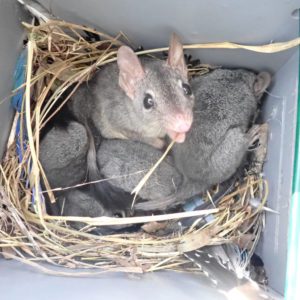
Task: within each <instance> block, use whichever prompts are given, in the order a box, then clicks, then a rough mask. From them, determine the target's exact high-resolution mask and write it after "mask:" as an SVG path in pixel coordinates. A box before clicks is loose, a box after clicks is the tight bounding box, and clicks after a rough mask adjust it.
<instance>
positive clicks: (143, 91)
mask: <svg viewBox="0 0 300 300" xmlns="http://www.w3.org/2000/svg"><path fill="white" fill-rule="evenodd" d="M145 73H146V74H145V77H144V78H143V79H142V80H141V81H140V82H139V84H138V86H137V88H136V91H135V95H134V98H133V106H134V108H135V111H136V112H137V114H138V115H139V116H140V118H141V119H143V121H144V122H145V124H147V125H148V126H149V130H150V129H151V134H152V135H153V136H155V135H159V133H161V134H166V133H167V134H168V135H169V136H170V138H171V139H173V140H175V141H177V142H183V141H184V139H185V134H186V133H187V132H188V131H189V129H190V127H191V124H192V121H193V106H194V95H193V93H192V90H191V88H190V85H189V83H188V81H187V79H186V78H185V77H184V76H182V74H181V73H180V72H179V71H177V70H176V69H174V68H172V67H170V66H169V65H168V64H167V63H166V62H161V61H157V62H155V64H152V65H151V68H149V69H147V70H146V71H145Z"/></svg>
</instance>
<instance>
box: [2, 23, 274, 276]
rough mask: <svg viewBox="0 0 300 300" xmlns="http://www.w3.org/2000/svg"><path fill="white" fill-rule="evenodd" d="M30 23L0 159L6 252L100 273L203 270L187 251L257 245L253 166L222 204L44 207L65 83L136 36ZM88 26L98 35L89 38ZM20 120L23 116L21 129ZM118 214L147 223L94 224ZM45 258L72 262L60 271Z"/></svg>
mask: <svg viewBox="0 0 300 300" xmlns="http://www.w3.org/2000/svg"><path fill="white" fill-rule="evenodd" d="M24 26H25V28H26V30H27V31H28V44H27V61H28V63H27V66H26V68H27V70H26V71H27V75H26V82H25V83H24V84H23V85H22V86H21V87H19V88H18V89H17V90H15V91H14V93H17V92H20V91H21V90H22V89H23V90H24V97H23V102H22V109H21V111H20V112H17V113H16V116H15V120H14V124H13V126H12V131H11V135H10V138H9V141H8V146H7V152H6V156H5V158H4V160H3V162H2V165H1V167H0V180H1V182H0V184H1V186H0V249H2V250H1V252H2V254H3V256H5V257H7V258H14V259H17V260H20V261H22V262H23V263H26V264H29V265H31V266H35V267H37V268H39V269H40V270H42V271H44V272H46V273H51V274H58V275H59V274H60V275H70V276H89V275H93V276H94V275H95V274H101V273H103V272H119V271H121V272H132V273H144V272H150V271H155V270H160V269H168V270H176V271H196V270H195V268H193V266H191V264H190V263H189V261H188V260H187V259H186V258H185V257H184V255H183V253H184V252H187V251H192V250H195V249H198V248H200V247H203V246H207V245H214V244H220V243H226V242H230V241H233V242H235V243H237V244H239V245H240V246H241V248H247V249H248V250H249V251H253V249H254V248H255V245H256V242H257V240H258V238H259V235H260V232H261V229H262V226H263V211H262V207H263V205H264V204H265V201H266V198H267V194H268V188H267V183H266V181H265V180H263V179H262V178H260V177H259V176H255V175H248V176H246V177H245V178H244V180H243V181H242V182H240V183H239V184H236V186H235V188H234V191H233V192H231V193H230V194H229V195H226V196H224V197H223V199H222V200H221V201H220V202H219V204H218V206H217V207H216V208H214V209H211V210H207V211H193V212H185V213H178V214H170V215H162V216H148V217H139V218H124V219H115V218H107V217H99V218H81V217H77V218H75V217H73V218H72V217H69V218H68V217H63V216H49V215H47V213H46V210H45V203H44V201H45V200H44V197H43V193H46V192H47V193H48V195H49V198H50V199H51V200H52V201H54V196H53V194H52V191H51V187H50V186H49V184H47V178H46V174H44V172H43V169H42V167H41V165H40V163H39V134H40V130H41V129H42V128H43V127H44V126H45V124H46V123H47V122H48V121H49V119H50V118H51V117H52V115H51V114H50V113H49V112H50V111H51V108H52V107H53V105H54V104H55V102H56V101H57V99H58V98H59V97H60V95H61V94H62V93H63V92H64V91H65V90H66V89H67V88H69V87H70V86H74V83H75V88H74V90H73V91H75V89H76V87H78V85H79V84H80V83H82V82H83V81H85V80H88V79H89V78H90V77H91V76H92V75H93V73H94V72H95V71H96V70H97V68H101V66H103V65H104V64H107V63H109V62H112V61H115V59H116V51H117V49H118V47H119V46H120V45H122V44H124V43H125V44H128V45H130V43H129V41H128V40H127V39H126V36H125V35H124V34H119V35H118V36H117V37H111V36H109V35H107V34H104V33H101V32H98V31H95V30H93V29H91V28H88V27H84V26H79V25H75V24H70V23H66V22H63V21H49V22H47V23H45V24H41V25H39V26H32V25H29V24H24ZM86 32H90V33H93V34H96V35H98V36H100V37H101V39H100V40H96V41H92V42H91V41H87V40H86V38H85V33H86ZM131 46H132V45H131ZM200 47H201V45H198V46H197V45H191V46H190V48H200ZM164 50H167V49H166V48H162V49H153V50H148V51H140V52H138V54H139V55H140V54H147V55H150V54H151V55H154V54H155V53H159V52H161V51H164ZM208 71H209V66H207V65H198V66H189V75H190V76H201V74H204V73H206V72H208ZM72 93H73V92H71V93H70V96H71V95H72ZM67 100H68V98H67V99H66V101H67ZM60 108H61V107H58V108H57V110H59V109H60ZM18 122H19V124H21V126H20V130H19V134H18V135H16V127H17V126H18V125H17V124H18ZM25 136H26V138H25ZM17 140H19V143H17V142H16V141H17ZM20 153H21V155H20ZM20 157H21V159H20ZM41 179H42V180H44V182H45V183H46V186H47V191H41V186H40V180H41ZM214 193H216V190H212V191H210V192H209V193H207V197H206V198H207V199H206V200H207V201H210V198H211V196H212V195H213V194H214ZM252 198H257V199H260V201H261V205H260V206H259V207H258V208H253V207H251V205H249V199H252ZM237 199H238V201H237ZM207 215H213V218H210V221H208V222H207V223H205V225H203V226H202V225H201V226H200V227H199V224H198V226H196V225H197V221H196V222H195V223H194V224H193V225H192V226H191V227H190V228H188V229H186V230H184V231H174V232H172V233H171V234H170V233H168V234H159V235H158V234H156V232H155V228H156V227H157V228H158V227H159V228H160V229H161V228H163V227H164V226H167V224H170V222H172V221H174V220H178V219H180V218H182V217H187V216H199V219H201V218H202V217H203V216H207ZM70 219H72V220H75V219H76V220H78V221H81V222H84V223H85V224H86V227H85V228H84V229H82V230H81V231H76V230H74V229H72V228H71V227H70V226H69V225H68V224H67V220H70ZM158 221H160V223H157V222H158ZM119 222H123V223H127V224H130V223H134V222H142V223H145V224H147V225H146V226H143V227H142V228H143V229H141V230H139V231H138V232H134V233H126V234H125V233H124V234H113V235H104V236H97V235H93V234H90V233H89V230H90V229H91V228H92V227H93V226H99V225H101V226H106V225H108V224H120V223H119ZM198 223H199V222H198ZM158 224H159V226H157V225H158ZM149 228H150V229H149ZM153 228H154V229H153ZM43 262H48V263H50V264H52V265H59V266H65V267H67V268H65V269H63V271H61V269H59V270H58V269H56V268H52V267H51V265H49V264H46V265H45V264H43ZM68 268H69V269H68ZM70 268H71V269H73V268H80V269H81V271H80V272H72V271H71V270H70ZM83 269H85V270H83Z"/></svg>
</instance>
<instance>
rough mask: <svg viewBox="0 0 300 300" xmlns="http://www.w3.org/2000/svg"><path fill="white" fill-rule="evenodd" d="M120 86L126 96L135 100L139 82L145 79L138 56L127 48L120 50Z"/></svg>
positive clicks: (123, 47) (118, 59)
mask: <svg viewBox="0 0 300 300" xmlns="http://www.w3.org/2000/svg"><path fill="white" fill-rule="evenodd" d="M117 62H118V67H119V70H120V73H119V85H120V87H121V88H122V90H123V91H124V92H125V93H126V95H127V96H128V97H129V98H131V99H134V96H135V90H136V86H137V82H138V81H139V80H141V79H143V78H144V77H145V71H144V69H143V66H142V64H141V62H140V60H139V58H138V57H137V55H136V54H135V53H134V52H133V50H132V49H130V48H129V47H127V46H122V47H120V49H119V50H118V58H117Z"/></svg>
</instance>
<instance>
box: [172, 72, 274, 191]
mask: <svg viewBox="0 0 300 300" xmlns="http://www.w3.org/2000/svg"><path fill="white" fill-rule="evenodd" d="M270 82H271V76H270V74H269V73H267V72H261V73H259V74H258V75H256V74H255V73H254V72H251V71H247V70H244V69H237V70H229V69H217V70H214V71H212V72H211V73H208V74H207V75H203V76H200V77H196V78H194V79H193V80H192V81H191V86H192V89H193V92H194V94H195V108H194V123H193V126H192V129H191V130H190V132H189V133H188V134H187V137H186V141H185V143H183V144H175V145H174V147H173V156H174V160H175V165H176V167H177V168H178V169H179V171H181V173H182V174H183V175H184V176H185V178H186V180H188V181H196V182H198V183H199V184H200V185H201V186H203V187H205V188H209V187H210V186H212V185H214V184H217V183H221V182H223V181H225V180H227V179H228V178H230V177H231V176H232V175H233V174H234V173H235V172H236V170H237V168H238V167H239V166H240V165H241V163H242V160H243V158H244V157H245V154H246V151H247V150H248V147H249V146H250V145H251V144H252V143H253V142H254V141H255V140H257V139H258V137H259V132H260V126H258V125H253V126H252V128H250V129H249V127H250V126H251V124H252V123H253V121H254V118H255V115H256V114H257V105H258V101H259V100H260V98H261V97H262V95H263V93H264V91H265V90H266V88H267V87H268V86H269V84H270Z"/></svg>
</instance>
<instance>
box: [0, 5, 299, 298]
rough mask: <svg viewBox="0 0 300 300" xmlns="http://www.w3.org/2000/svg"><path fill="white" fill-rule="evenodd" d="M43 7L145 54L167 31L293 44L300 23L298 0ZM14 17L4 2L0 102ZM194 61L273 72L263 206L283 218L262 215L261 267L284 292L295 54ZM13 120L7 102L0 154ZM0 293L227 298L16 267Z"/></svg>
mask: <svg viewBox="0 0 300 300" xmlns="http://www.w3.org/2000/svg"><path fill="white" fill-rule="evenodd" d="M41 2H43V3H44V4H45V6H46V7H48V8H50V9H51V10H52V12H53V13H54V14H55V15H57V16H59V17H61V18H63V19H65V20H69V21H75V22H77V23H82V24H88V25H92V26H93V27H96V28H100V29H101V28H102V29H103V30H105V31H106V32H108V33H110V34H116V33H117V32H118V31H119V30H122V31H123V32H125V33H126V34H127V35H128V37H129V38H130V39H131V40H132V41H133V42H134V43H135V44H136V45H143V46H144V48H149V47H158V46H166V45H167V44H168V38H169V35H170V33H171V32H172V31H175V32H177V33H178V34H180V36H181V37H182V40H183V42H184V43H195V42H213V41H232V42H237V43H244V44H262V43H270V42H272V41H273V42H279V41H285V40H289V39H292V38H296V37H298V27H299V19H298V18H297V15H295V13H294V16H292V12H294V11H295V9H298V8H299V7H300V1H296V0H294V1H292V0H291V1H280V0H278V1H277V0H276V1H275V0H265V1H260V0H252V1H239V0H231V1H218V0H205V1H204V0H202V1H196V0H194V1H192V0H191V1H183V0H173V1H166V0H165V1H160V0H151V1H138V0H122V1H118V0H110V1H100V0H85V1H80V0H43V1H41ZM20 14H21V10H20V9H19V8H18V6H17V5H16V3H15V2H14V1H7V0H0V40H1V43H0V71H1V72H0V99H3V98H4V97H6V96H7V95H9V93H10V90H11V86H12V74H13V68H14V64H15V61H16V57H17V53H18V51H19V49H20V47H21V35H22V31H21V29H20V26H19V22H20ZM22 18H23V16H22ZM191 53H192V54H193V55H194V56H195V57H199V58H200V59H201V61H202V62H203V63H211V64H221V65H224V66H228V67H236V66H241V67H247V68H252V69H255V70H264V69H265V70H268V71H271V72H272V73H273V74H274V80H273V84H272V87H271V88H270V89H269V95H268V96H267V97H266V99H265V103H264V109H263V119H264V120H265V121H267V122H268V123H269V125H270V128H271V132H270V135H269V148H268V161H267V163H266V165H265V169H264V173H265V176H266V178H267V180H268V182H269V187H270V197H269V199H268V206H269V207H271V208H272V209H275V210H277V211H278V212H279V215H275V214H268V215H267V217H266V228H265V232H264V234H263V238H262V240H261V242H260V245H259V249H258V252H259V253H261V255H262V258H263V260H264V262H265V265H266V269H267V272H268V275H269V282H270V286H271V287H272V288H273V289H274V290H275V291H277V292H278V293H280V294H283V293H284V285H285V272H286V254H287V230H288V228H287V226H288V212H289V199H290V198H291V182H292V170H293V169H292V168H293V151H294V136H295V120H296V106H297V91H298V89H297V87H298V79H299V78H298V66H299V53H298V49H296V48H295V49H292V50H289V51H285V52H282V53H278V54H257V53H253V52H249V51H242V50H230V51H229V50H211V49H209V50H200V51H193V52H191ZM11 119H12V110H11V108H10V105H9V102H8V101H7V100H6V101H4V102H3V103H1V105H0V125H1V133H0V155H2V153H3V149H5V144H6V139H7V135H8V133H9V129H10V124H11ZM29 278H30V279H29ZM32 284H34V287H35V288H33V286H32ZM2 287H5V289H4V298H3V299H19V298H20V297H21V296H22V290H23V291H24V290H25V289H26V291H27V292H28V293H29V294H27V295H28V299H39V298H40V294H39V293H37V292H36V288H37V287H38V289H39V290H40V291H41V292H42V293H43V299H55V298H56V299H57V298H59V299H66V297H70V298H72V299H81V298H82V297H85V298H86V299H99V298H101V297H110V298H111V299H115V298H117V297H126V296H128V297H130V298H131V299H140V298H144V299H148V298H149V299H150V298H151V299H152V298H157V299H170V298H174V297H175V298H181V299H194V298H195V295H201V299H223V298H222V297H223V296H221V295H220V294H218V292H217V291H216V290H214V289H212V288H211V287H210V285H209V284H207V281H206V280H205V278H202V277H199V276H194V275H187V274H175V273H171V272H161V273H155V274H148V275H146V276H143V278H141V279H139V280H138V279H132V278H130V277H127V276H126V275H120V274H116V275H106V276H105V277H102V278H84V279H78V278H77V279H74V278H61V277H51V276H47V275H42V274H40V273H38V272H37V271H36V270H32V269H30V268H29V267H25V266H23V265H20V264H19V263H17V262H12V261H4V260H3V259H0V295H3V294H2V293H3V289H2ZM30 293H31V294H30Z"/></svg>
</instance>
